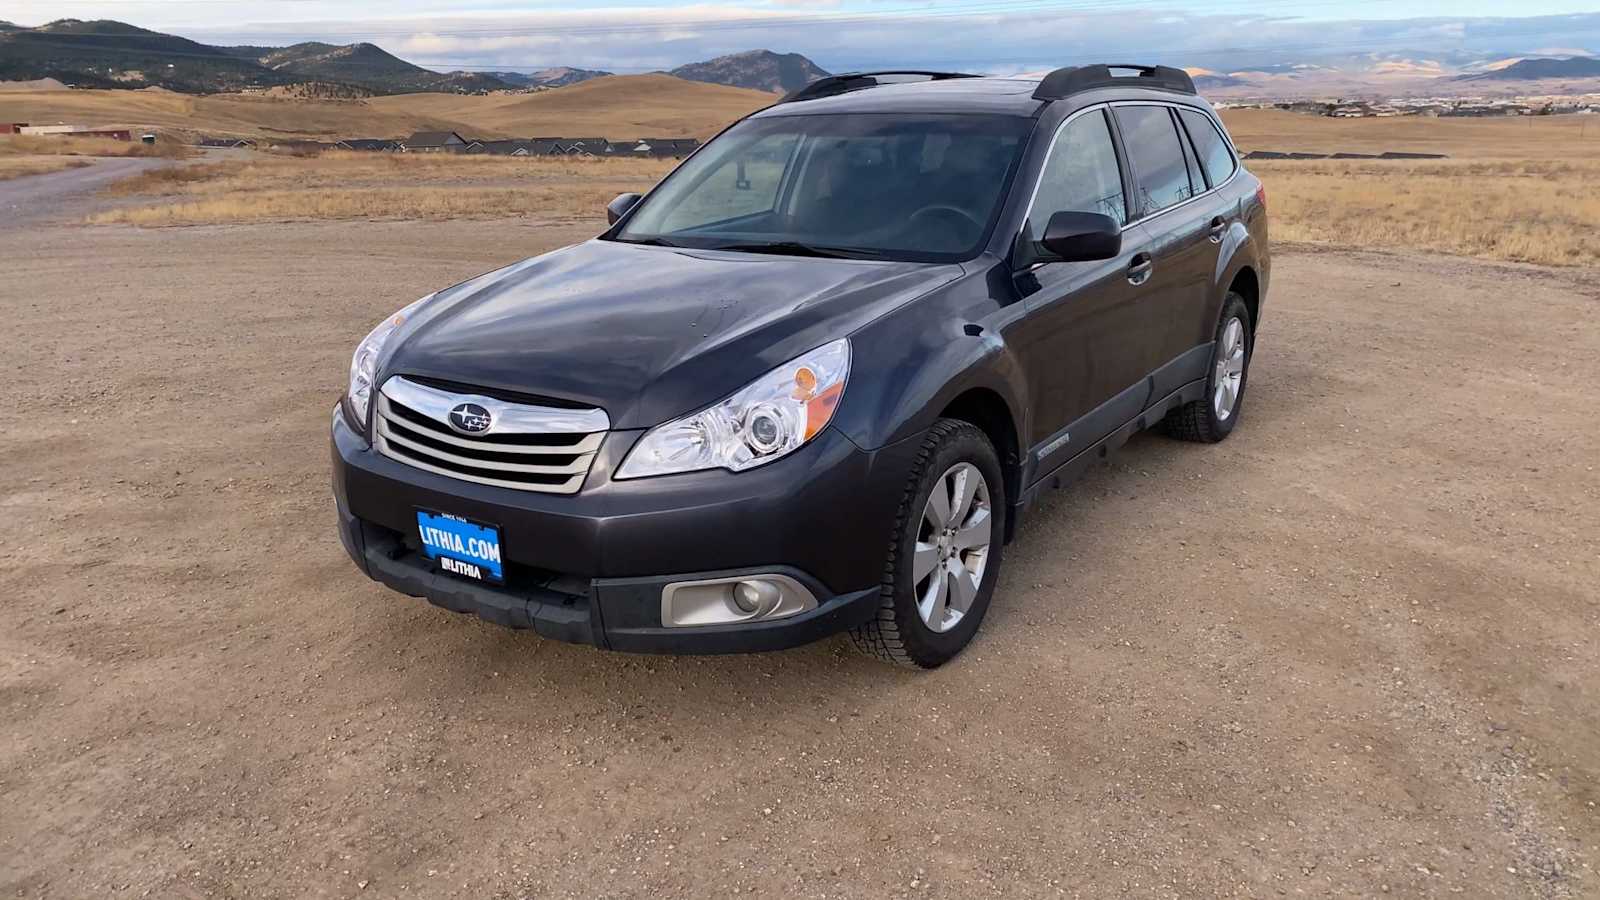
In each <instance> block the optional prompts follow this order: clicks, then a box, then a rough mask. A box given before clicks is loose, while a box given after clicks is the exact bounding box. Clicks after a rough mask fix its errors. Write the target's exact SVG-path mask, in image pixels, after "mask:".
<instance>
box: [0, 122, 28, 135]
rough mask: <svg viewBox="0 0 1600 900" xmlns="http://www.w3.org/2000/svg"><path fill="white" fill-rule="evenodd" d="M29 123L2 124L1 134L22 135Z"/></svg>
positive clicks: (0, 126) (0, 124) (0, 125)
mask: <svg viewBox="0 0 1600 900" xmlns="http://www.w3.org/2000/svg"><path fill="white" fill-rule="evenodd" d="M27 127H28V123H27V122H0V134H21V133H22V129H24V128H27Z"/></svg>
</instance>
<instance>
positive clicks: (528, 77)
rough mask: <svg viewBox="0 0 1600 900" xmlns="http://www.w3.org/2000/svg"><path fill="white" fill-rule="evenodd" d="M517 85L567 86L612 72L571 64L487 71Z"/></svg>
mask: <svg viewBox="0 0 1600 900" xmlns="http://www.w3.org/2000/svg"><path fill="white" fill-rule="evenodd" d="M483 74H485V75H491V76H493V77H495V78H498V79H500V80H501V81H504V82H505V83H507V84H510V85H515V86H517V87H566V86H567V85H569V84H577V83H578V82H580V81H588V80H589V79H591V78H604V77H605V76H607V75H610V74H612V73H610V72H606V71H602V70H600V69H575V68H573V67H571V66H555V67H553V68H549V69H540V70H539V71H537V72H485V73H483Z"/></svg>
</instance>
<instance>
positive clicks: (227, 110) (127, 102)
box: [0, 75, 775, 139]
mask: <svg viewBox="0 0 1600 900" xmlns="http://www.w3.org/2000/svg"><path fill="white" fill-rule="evenodd" d="M774 99H775V98H774V97H773V95H771V94H765V93H762V92H760V91H750V90H744V89H742V88H731V87H723V86H721V85H714V84H700V83H698V82H689V81H683V80H681V79H678V78H673V77H671V76H667V75H619V76H613V77H610V78H598V79H594V80H592V81H588V82H584V83H582V84H577V85H573V86H571V87H566V88H561V89H559V90H553V91H543V92H539V93H534V94H499V95H490V96H483V97H474V96H461V95H459V94H404V95H399V96H394V97H379V98H374V99H371V100H294V99H286V98H281V97H270V96H264V95H244V94H216V95H208V96H193V95H188V94H176V93H173V92H171V91H165V90H160V89H149V90H142V91H75V90H72V91H32V92H19V93H8V94H4V95H0V119H4V120H9V121H18V122H58V121H59V122H75V123H84V124H96V125H128V126H135V127H139V128H155V129H157V130H162V131H172V132H177V133H181V134H184V135H189V136H193V135H198V134H207V135H229V136H240V137H278V138H288V137H293V138H302V139H307V138H320V139H328V138H333V139H338V138H350V137H376V138H395V137H404V136H406V135H409V134H411V133H413V132H416V131H428V130H444V131H460V132H462V133H463V134H467V135H469V136H471V137H479V138H483V137H488V138H493V137H533V136H541V135H544V136H560V137H608V138H613V139H625V138H634V137H643V136H649V137H700V138H705V137H709V136H710V135H711V134H713V133H715V132H716V131H717V130H718V129H720V128H721V127H722V126H724V125H726V124H727V123H728V122H730V121H732V120H734V119H736V118H738V117H739V116H742V115H744V114H745V113H748V112H750V111H752V110H754V109H758V108H760V107H762V106H765V105H767V104H769V103H771V102H772V101H773V100H774Z"/></svg>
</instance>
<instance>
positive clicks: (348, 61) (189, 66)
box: [0, 19, 509, 93]
mask: <svg viewBox="0 0 1600 900" xmlns="http://www.w3.org/2000/svg"><path fill="white" fill-rule="evenodd" d="M40 78H57V79H59V80H61V81H63V82H66V83H67V84H72V85H76V86H79V87H100V88H117V87H124V88H144V87H163V88H167V89H168V90H174V91H181V92H185V93H220V92H229V91H238V90H241V89H243V88H246V87H274V86H278V85H285V84H293V83H296V82H306V81H313V82H325V83H333V84H350V85H357V86H360V87H363V88H366V89H369V90H371V91H373V92H376V93H404V92H409V91H451V92H459V93H472V92H478V91H487V90H498V89H503V88H506V87H508V86H509V85H507V84H506V83H505V82H503V81H500V80H499V79H497V78H494V77H492V76H488V75H475V74H471V73H466V72H449V73H439V72H433V71H430V70H428V69H424V68H422V67H421V66H417V65H413V64H411V63H408V62H406V61H405V60H402V59H400V58H398V57H396V56H394V55H392V54H390V53H388V52H386V51H385V50H383V49H382V48H380V47H378V46H376V45H374V44H365V43H363V44H350V45H346V46H338V45H334V44H324V43H319V42H309V43H303V44H295V45H294V46H291V47H213V46H210V45H208V44H201V43H198V42H196V41H191V40H188V39H187V38H181V37H176V36H174V35H170V34H161V33H160V32H156V31H149V30H147V29H144V28H137V27H135V26H132V25H128V24H126V23H123V22H113V21H108V20H98V21H92V22H85V21H80V20H78V19H61V20H58V21H55V22H51V23H50V24H48V25H43V26H40V27H38V28H19V27H17V26H9V25H8V27H5V28H0V80H8V81H31V80H35V79H40Z"/></svg>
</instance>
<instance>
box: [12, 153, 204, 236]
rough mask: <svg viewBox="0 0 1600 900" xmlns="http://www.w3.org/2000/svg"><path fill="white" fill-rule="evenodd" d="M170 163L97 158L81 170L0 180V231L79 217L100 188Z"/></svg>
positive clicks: (162, 160)
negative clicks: (52, 220)
mask: <svg viewBox="0 0 1600 900" xmlns="http://www.w3.org/2000/svg"><path fill="white" fill-rule="evenodd" d="M171 164H172V161H171V160H167V159H143V158H134V159H119V158H109V159H97V160H95V161H94V164H93V165H89V166H85V167H83V168H81V169H64V170H62V171H60V172H51V173H49V174H47V175H29V176H26V177H23V178H12V179H8V180H6V181H0V231H4V230H5V229H7V228H17V227H20V226H23V225H35V224H38V223H39V222H41V221H46V220H51V219H55V220H59V219H62V218H67V217H74V216H77V215H80V214H82V212H83V211H84V209H85V208H87V206H88V205H89V202H90V200H89V198H90V197H91V195H92V194H93V193H94V192H95V191H97V190H99V189H100V188H102V187H105V186H106V185H108V184H110V183H111V182H113V181H116V180H117V179H119V178H126V177H128V176H130V175H137V174H138V173H140V172H143V171H145V170H146V169H154V168H157V167H160V166H166V165H171Z"/></svg>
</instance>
